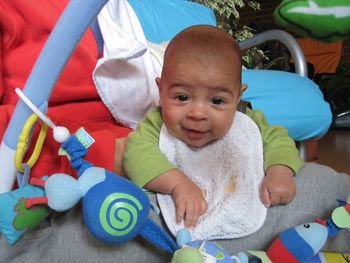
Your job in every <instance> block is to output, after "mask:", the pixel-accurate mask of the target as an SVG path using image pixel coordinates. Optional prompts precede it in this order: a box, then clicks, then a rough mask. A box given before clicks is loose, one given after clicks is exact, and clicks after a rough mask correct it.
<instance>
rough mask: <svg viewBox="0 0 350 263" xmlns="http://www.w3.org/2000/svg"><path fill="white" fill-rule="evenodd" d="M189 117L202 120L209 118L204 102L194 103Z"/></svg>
mask: <svg viewBox="0 0 350 263" xmlns="http://www.w3.org/2000/svg"><path fill="white" fill-rule="evenodd" d="M188 117H190V118H192V119H194V120H202V119H206V118H207V111H206V107H205V106H204V105H203V104H202V103H196V104H193V105H192V107H191V109H190V111H189V112H188Z"/></svg>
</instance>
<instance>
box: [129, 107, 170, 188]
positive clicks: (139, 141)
mask: <svg viewBox="0 0 350 263" xmlns="http://www.w3.org/2000/svg"><path fill="white" fill-rule="evenodd" d="M162 124H163V121H162V118H161V115H160V113H159V111H158V110H157V109H154V110H152V111H150V112H149V113H148V114H147V116H146V117H145V119H144V120H143V121H142V122H141V123H140V124H139V126H138V128H137V129H136V130H135V131H133V132H131V133H130V135H129V136H128V141H127V146H126V150H125V152H124V156H123V161H124V168H125V171H126V173H127V175H128V177H129V178H130V179H131V180H132V181H133V182H134V183H136V184H137V185H139V186H144V185H145V184H147V183H148V182H149V181H151V180H152V179H154V178H156V177H157V176H159V175H160V174H162V173H164V172H166V171H169V170H171V169H174V168H176V167H175V166H174V165H173V164H171V163H170V162H169V160H168V159H167V158H166V156H165V155H164V154H163V153H162V152H161V151H160V149H159V134H160V129H161V127H162Z"/></svg>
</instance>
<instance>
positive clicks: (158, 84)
mask: <svg viewBox="0 0 350 263" xmlns="http://www.w3.org/2000/svg"><path fill="white" fill-rule="evenodd" d="M156 84H157V87H158V91H159V92H160V78H159V77H156Z"/></svg>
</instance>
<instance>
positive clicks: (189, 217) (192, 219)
mask: <svg viewBox="0 0 350 263" xmlns="http://www.w3.org/2000/svg"><path fill="white" fill-rule="evenodd" d="M197 220H198V215H197V212H196V208H195V207H194V205H193V204H188V205H187V206H186V213H185V226H186V227H195V225H196V223H197Z"/></svg>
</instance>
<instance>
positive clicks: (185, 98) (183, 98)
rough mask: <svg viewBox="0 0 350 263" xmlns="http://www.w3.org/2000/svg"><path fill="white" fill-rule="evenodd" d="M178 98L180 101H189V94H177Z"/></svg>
mask: <svg viewBox="0 0 350 263" xmlns="http://www.w3.org/2000/svg"><path fill="white" fill-rule="evenodd" d="M176 99H177V100H179V101H188V99H189V97H188V96H187V95H183V94H182V95H178V96H176Z"/></svg>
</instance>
